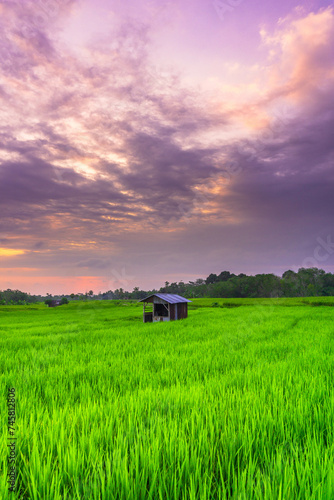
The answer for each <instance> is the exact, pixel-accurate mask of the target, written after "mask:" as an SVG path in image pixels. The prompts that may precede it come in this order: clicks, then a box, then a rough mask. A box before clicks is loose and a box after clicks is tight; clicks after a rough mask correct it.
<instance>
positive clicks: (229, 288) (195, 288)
mask: <svg viewBox="0 0 334 500" xmlns="http://www.w3.org/2000/svg"><path fill="white" fill-rule="evenodd" d="M157 292H161V293H174V294H177V295H183V296H185V297H188V298H196V297H198V298H203V297H212V298H261V297H312V296H334V274H332V273H327V272H325V271H324V270H323V269H318V268H315V267H312V268H303V267H302V268H300V269H299V270H298V271H297V272H295V271H291V270H289V271H285V273H283V275H282V277H279V276H276V275H275V274H256V275H255V276H252V275H250V276H248V275H247V274H243V273H241V274H238V275H236V274H233V273H230V272H229V271H222V272H221V273H220V274H214V273H211V274H210V275H209V276H208V277H207V278H206V279H202V278H199V279H197V280H195V281H189V282H188V283H184V282H183V281H179V282H178V283H177V282H174V283H169V282H168V281H166V282H165V285H164V286H162V287H161V288H160V289H159V290H156V289H153V290H141V289H139V287H134V289H133V290H132V291H131V292H130V291H126V290H124V289H123V288H118V289H116V290H108V291H106V292H103V293H102V292H100V293H98V294H94V292H93V290H90V291H89V292H86V293H85V294H82V293H77V294H75V293H71V294H69V295H57V296H55V297H53V298H60V299H61V298H63V297H66V298H67V299H69V300H92V299H93V300H115V299H117V300H129V299H133V300H140V299H143V298H144V297H146V296H147V295H150V294H153V293H157ZM50 298H52V295H51V294H47V296H46V297H43V296H41V295H30V294H29V293H25V292H21V291H19V290H10V289H7V290H4V291H0V305H5V304H7V305H10V304H17V305H24V304H31V303H34V302H42V301H45V300H46V299H47V300H48V299H50Z"/></svg>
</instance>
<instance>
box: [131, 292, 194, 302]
mask: <svg viewBox="0 0 334 500" xmlns="http://www.w3.org/2000/svg"><path fill="white" fill-rule="evenodd" d="M153 297H159V299H162V300H165V301H166V302H168V303H169V304H180V303H181V302H191V300H188V299H185V298H184V297H181V295H176V294H175V293H153V294H152V295H149V296H148V297H145V299H141V300H140V301H139V302H151V300H149V299H153Z"/></svg>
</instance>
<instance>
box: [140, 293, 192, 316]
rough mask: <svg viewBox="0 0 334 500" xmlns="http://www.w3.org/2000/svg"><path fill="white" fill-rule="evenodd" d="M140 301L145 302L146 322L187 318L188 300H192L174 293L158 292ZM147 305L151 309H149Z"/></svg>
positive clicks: (144, 314)
mask: <svg viewBox="0 0 334 500" xmlns="http://www.w3.org/2000/svg"><path fill="white" fill-rule="evenodd" d="M139 302H143V303H144V313H143V320H144V323H149V322H153V323H155V322H156V321H174V320H177V319H184V318H187V317H188V302H191V300H188V299H185V298H184V297H181V296H180V295H175V294H173V293H156V294H154V295H149V296H148V297H146V298H145V299H142V300H140V301H139ZM147 307H148V308H150V309H151V310H150V311H148V310H147V309H146V308H147Z"/></svg>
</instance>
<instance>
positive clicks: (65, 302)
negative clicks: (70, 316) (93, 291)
mask: <svg viewBox="0 0 334 500" xmlns="http://www.w3.org/2000/svg"><path fill="white" fill-rule="evenodd" d="M64 304H68V299H67V298H66V297H63V298H62V299H61V301H60V305H61V306H63V305H64Z"/></svg>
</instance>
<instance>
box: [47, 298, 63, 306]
mask: <svg viewBox="0 0 334 500" xmlns="http://www.w3.org/2000/svg"><path fill="white" fill-rule="evenodd" d="M60 305H61V300H60V299H53V300H51V301H50V302H49V304H48V306H49V307H57V306H60Z"/></svg>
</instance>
